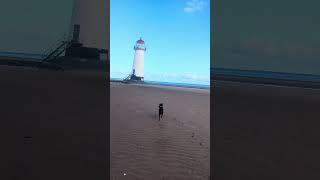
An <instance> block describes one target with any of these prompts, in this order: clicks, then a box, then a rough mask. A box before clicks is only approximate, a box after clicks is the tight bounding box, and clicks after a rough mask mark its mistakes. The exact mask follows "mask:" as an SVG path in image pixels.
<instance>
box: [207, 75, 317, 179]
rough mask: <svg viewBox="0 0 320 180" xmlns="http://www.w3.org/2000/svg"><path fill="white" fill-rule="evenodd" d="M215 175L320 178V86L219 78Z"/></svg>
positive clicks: (214, 100)
mask: <svg viewBox="0 0 320 180" xmlns="http://www.w3.org/2000/svg"><path fill="white" fill-rule="evenodd" d="M211 107H212V111H211V112H212V119H213V121H212V129H211V131H213V136H211V137H212V139H211V140H212V141H211V142H212V143H213V146H214V148H213V154H211V156H212V157H213V159H212V166H213V169H214V177H215V178H214V179H217V180H222V179H223V180H234V179H253V180H258V179H259V180H262V179H263V180H275V179H277V180H278V179H279V180H284V179H290V180H293V179H320V176H319V171H318V169H319V167H320V166H319V161H320V155H319V152H320V143H319V137H320V131H319V129H320V111H319V108H320V90H319V89H307V88H297V87H283V86H273V85H257V84H250V83H236V82H223V81H217V82H216V84H215V85H214V92H213V95H212V106H211Z"/></svg>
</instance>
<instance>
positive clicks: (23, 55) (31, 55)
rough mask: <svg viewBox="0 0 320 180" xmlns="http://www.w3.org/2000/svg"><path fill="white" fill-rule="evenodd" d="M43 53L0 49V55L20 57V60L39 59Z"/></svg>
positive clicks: (42, 56) (43, 55)
mask: <svg viewBox="0 0 320 180" xmlns="http://www.w3.org/2000/svg"><path fill="white" fill-rule="evenodd" d="M45 56H46V55H45V54H36V53H22V52H6V51H0V57H12V58H19V59H20V58H21V60H24V59H25V60H30V59H31V60H39V61H40V60H41V59H43V58H44V57H45Z"/></svg>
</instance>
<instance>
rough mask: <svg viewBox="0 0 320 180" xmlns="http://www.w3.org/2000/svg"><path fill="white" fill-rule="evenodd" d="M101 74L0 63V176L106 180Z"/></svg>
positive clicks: (104, 95) (105, 117)
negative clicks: (9, 65)
mask: <svg viewBox="0 0 320 180" xmlns="http://www.w3.org/2000/svg"><path fill="white" fill-rule="evenodd" d="M106 85H107V81H106V76H105V73H104V74H101V73H82V72H55V71H46V70H40V71H38V70H35V69H30V68H22V67H7V66H0V90H1V92H0V120H1V126H0V132H1V136H0V137H1V139H0V140H1V148H0V152H1V153H0V165H1V166H0V169H1V173H0V179H13V180H14V179H17V180H18V179H26V180H43V179H47V180H50V179H52V180H57V179H66V180H71V179H77V180H80V179H83V180H88V179H108V177H107V170H108V169H107V158H108V157H109V156H108V154H107V151H108V145H109V144H108V139H107V138H108V135H107V132H108V128H107V123H108V122H107V121H108V117H109V115H108V111H107V110H108V108H109V107H108V106H107V105H108V103H109V99H108V96H107V95H108V94H107V90H106V89H107V86H106Z"/></svg>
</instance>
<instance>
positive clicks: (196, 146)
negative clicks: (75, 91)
mask: <svg viewBox="0 0 320 180" xmlns="http://www.w3.org/2000/svg"><path fill="white" fill-rule="evenodd" d="M110 90H111V92H110V98H111V101H110V102H111V104H110V106H111V109H110V113H111V117H110V135H111V137H110V143H111V144H110V148H111V149H110V151H111V162H110V163H111V179H117V180H118V179H130V180H135V179H154V180H157V179H159V180H162V179H181V180H183V179H184V180H188V179H190V180H191V179H192V180H195V179H208V177H209V174H210V173H209V172H210V166H209V162H210V143H209V141H210V137H209V135H210V92H209V90H200V89H191V88H178V87H164V86H154V85H132V84H130V85H128V84H121V83H111V85H110ZM159 103H164V117H163V119H162V120H161V121H158V104H159ZM124 173H125V175H124Z"/></svg>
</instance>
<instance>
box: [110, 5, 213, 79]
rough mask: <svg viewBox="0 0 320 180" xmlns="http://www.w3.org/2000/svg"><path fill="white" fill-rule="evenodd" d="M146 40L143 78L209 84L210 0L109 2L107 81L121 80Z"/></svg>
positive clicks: (129, 69) (129, 70)
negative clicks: (138, 45)
mask: <svg viewBox="0 0 320 180" xmlns="http://www.w3.org/2000/svg"><path fill="white" fill-rule="evenodd" d="M140 37H142V39H143V40H145V43H146V47H147V51H146V53H145V64H144V65H145V80H154V81H166V82H184V83H198V84H209V78H210V1H209V0H139V1H132V0H111V1H110V71H111V78H125V77H126V76H127V75H128V74H129V73H130V72H131V67H132V63H133V57H134V50H133V46H134V44H135V42H136V41H137V40H138V39H139V38H140Z"/></svg>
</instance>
